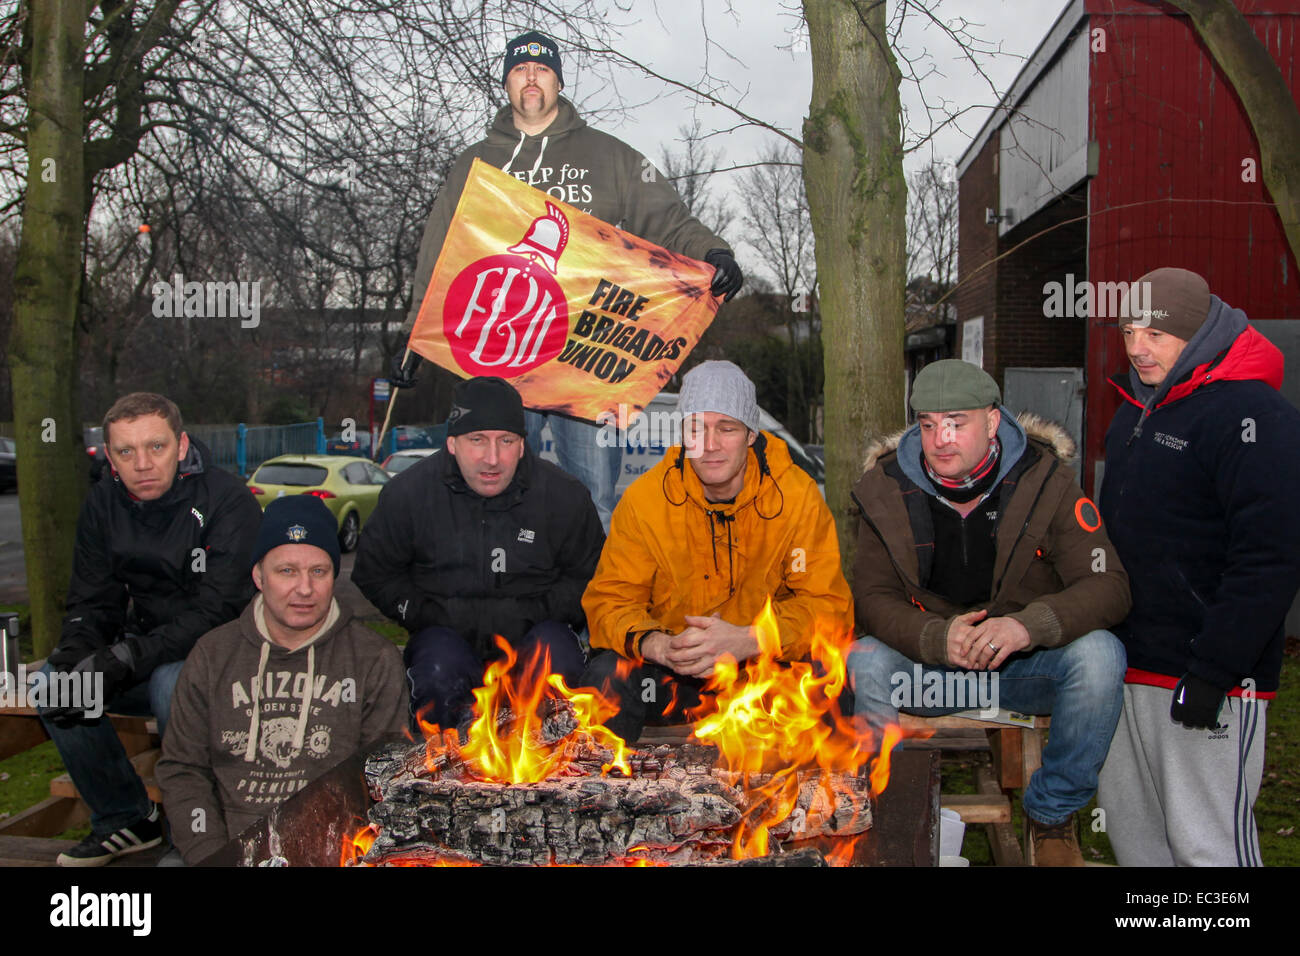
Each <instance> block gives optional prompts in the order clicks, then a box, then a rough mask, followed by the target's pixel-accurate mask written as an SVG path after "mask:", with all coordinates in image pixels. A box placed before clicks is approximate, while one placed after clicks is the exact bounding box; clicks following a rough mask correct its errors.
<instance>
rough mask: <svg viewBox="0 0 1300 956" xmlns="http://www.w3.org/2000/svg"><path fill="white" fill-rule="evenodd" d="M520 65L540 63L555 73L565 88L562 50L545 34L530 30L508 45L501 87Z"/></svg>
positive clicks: (561, 85) (561, 86)
mask: <svg viewBox="0 0 1300 956" xmlns="http://www.w3.org/2000/svg"><path fill="white" fill-rule="evenodd" d="M520 63H540V64H542V66H549V67H550V68H551V69H552V70H554V71H555V78H556V79H557V80H559V81H560V88H561V89H563V88H564V70H563V69H562V67H561V65H560V48H559V47H558V46H556V45H555V41H554V40H552V39H551V38H550V37H548V36H547V35H546V34H544V33H538V32H537V31H536V30H530V31H529V32H527V33H524V34H520V35H519V36H517V37H515V38H514V39H513V40H511V41H510V42H509V43H507V44H506V65H505V68H504V69H502V71H501V85H502V86H505V84H506V77H507V76H509V75H510V71H511V70H513V69H514V68H515V67H517V66H518V65H519V64H520Z"/></svg>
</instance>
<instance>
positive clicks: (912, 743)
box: [899, 714, 1051, 866]
mask: <svg viewBox="0 0 1300 956" xmlns="http://www.w3.org/2000/svg"><path fill="white" fill-rule="evenodd" d="M899 723H900V725H901V726H902V728H903V731H904V732H905V733H906V734H908V735H909V739H908V741H907V742H906V743H905V746H907V747H910V748H928V749H938V750H943V751H971V750H979V751H983V750H988V751H990V752H992V754H993V768H992V770H991V771H990V770H989V769H987V768H984V767H981V768H978V769H977V770H976V773H975V789H976V792H975V793H970V794H942V795H941V796H940V806H942V807H943V808H945V809H949V810H955V811H956V812H957V814H958V815H959V816H960V817H961V818H962V822H963V823H965V824H967V825H968V826H969V825H971V824H984V825H985V826H986V827H987V831H988V836H989V845H990V847H991V848H992V851H993V861H994V863H996V864H997V865H998V866H1026V865H1029V866H1032V865H1033V862H1034V860H1033V854H1034V847H1033V842H1032V841H1031V840H1029V839H1028V829H1027V828H1028V822H1027V820H1026V822H1025V824H1024V826H1025V833H1024V849H1023V850H1022V849H1021V841H1020V839H1018V838H1017V836H1016V832H1015V827H1014V826H1013V825H1012V822H1011V820H1012V818H1011V801H1012V800H1013V799H1015V791H1016V790H1023V789H1024V788H1025V787H1026V786H1027V785H1028V784H1029V778H1030V777H1032V776H1033V775H1034V771H1035V770H1037V769H1038V768H1039V767H1040V766H1041V765H1042V762H1043V739H1044V733H1045V731H1046V730H1047V728H1048V727H1050V726H1051V718H1050V717H1034V718H1032V725H1019V724H1006V723H1002V722H999V721H996V720H981V719H978V718H974V717H971V716H968V715H964V714H962V715H959V714H953V715H950V716H946V717H917V716H914V715H912V714H900V715H899ZM1022 816H1023V814H1022Z"/></svg>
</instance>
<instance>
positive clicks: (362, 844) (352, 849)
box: [339, 824, 378, 866]
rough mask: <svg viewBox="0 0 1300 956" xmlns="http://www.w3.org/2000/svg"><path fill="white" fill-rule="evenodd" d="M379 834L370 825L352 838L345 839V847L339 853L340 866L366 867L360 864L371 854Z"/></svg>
mask: <svg viewBox="0 0 1300 956" xmlns="http://www.w3.org/2000/svg"><path fill="white" fill-rule="evenodd" d="M376 836H378V834H377V833H376V831H375V828H374V827H373V826H371V825H370V824H367V825H366V826H364V827H362V828H361V829H360V830H358V831H357V832H356V833H354V834H352V835H351V836H344V837H343V846H342V847H341V848H340V851H339V866H358V865H361V866H364V865H365V864H362V863H360V860H361V858H362V857H363V856H365V855H366V854H367V853H369V852H370V848H371V847H372V846H374V843H375V837H376Z"/></svg>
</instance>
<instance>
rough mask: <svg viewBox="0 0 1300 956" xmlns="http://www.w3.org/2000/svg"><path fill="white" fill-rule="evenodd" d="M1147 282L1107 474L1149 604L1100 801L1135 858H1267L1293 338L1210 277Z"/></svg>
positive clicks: (1299, 456)
mask: <svg viewBox="0 0 1300 956" xmlns="http://www.w3.org/2000/svg"><path fill="white" fill-rule="evenodd" d="M1137 289H1138V294H1137V296H1136V297H1135V298H1136V299H1138V300H1141V304H1140V305H1137V304H1135V303H1134V302H1133V301H1130V302H1129V303H1126V311H1125V314H1124V317H1123V318H1122V319H1121V321H1122V322H1125V323H1126V324H1124V325H1123V332H1124V346H1125V349H1126V350H1127V352H1128V358H1129V362H1130V364H1131V366H1132V368H1130V369H1129V370H1127V371H1126V372H1121V373H1119V374H1117V375H1115V376H1114V377H1113V378H1112V379H1111V384H1112V385H1114V386H1115V387H1116V388H1117V389H1118V390H1119V392H1120V394H1121V395H1122V396H1123V398H1124V404H1123V405H1122V406H1121V408H1120V410H1119V411H1118V412H1117V413H1116V415H1115V419H1114V420H1113V421H1112V422H1111V425H1110V429H1109V430H1108V431H1107V433H1106V471H1105V477H1104V480H1103V483H1102V489H1101V510H1102V515H1103V517H1104V518H1105V521H1106V526H1107V527H1108V528H1109V529H1110V534H1111V538H1112V540H1113V541H1114V542H1115V546H1116V548H1117V549H1118V550H1119V553H1120V556H1121V558H1122V559H1123V561H1124V566H1125V567H1126V568H1127V569H1128V572H1129V577H1130V580H1131V582H1132V587H1133V610H1132V611H1131V612H1130V614H1129V616H1128V619H1127V620H1126V621H1125V622H1124V623H1123V624H1121V625H1120V626H1119V627H1117V628H1116V629H1115V633H1116V634H1117V635H1118V636H1119V637H1120V638H1121V639H1122V640H1123V641H1124V644H1125V647H1126V648H1127V650H1128V665H1129V666H1128V673H1127V674H1126V675H1125V686H1124V709H1123V713H1122V715H1121V717H1120V722H1119V727H1118V729H1117V730H1116V731H1115V739H1114V742H1113V743H1112V745H1111V749H1110V753H1109V755H1108V756H1107V759H1106V764H1105V767H1104V768H1103V769H1102V774H1101V787H1100V789H1099V791H1098V801H1099V803H1100V804H1101V806H1102V808H1103V809H1104V810H1105V811H1106V829H1107V832H1108V834H1109V836H1110V842H1111V846H1112V847H1113V848H1114V850H1115V857H1116V859H1117V860H1118V861H1119V862H1120V864H1121V865H1124V866H1259V865H1260V857H1259V844H1258V837H1257V834H1256V831H1255V819H1254V812H1253V807H1254V804H1255V797H1256V796H1257V795H1258V793H1259V783H1260V777H1261V775H1262V773H1263V766H1264V740H1265V723H1264V718H1265V713H1266V710H1267V706H1268V704H1267V702H1268V701H1269V700H1270V699H1271V698H1272V697H1273V696H1274V694H1275V692H1276V691H1277V688H1278V676H1279V673H1280V671H1281V666H1282V646H1283V635H1284V631H1283V624H1284V621H1285V618H1286V614H1287V610H1288V609H1289V608H1290V606H1291V602H1292V601H1293V600H1294V599H1295V596H1296V591H1297V588H1300V512H1298V511H1297V510H1296V508H1295V505H1294V503H1293V502H1292V501H1291V500H1290V498H1291V495H1290V482H1291V481H1294V480H1295V478H1296V476H1297V475H1300V438H1297V436H1300V412H1297V411H1296V409H1295V407H1294V406H1292V405H1291V404H1290V403H1288V402H1287V401H1286V399H1284V398H1283V397H1282V396H1281V395H1280V394H1278V391H1277V390H1278V388H1279V386H1280V385H1281V384H1282V364H1283V363H1282V355H1281V353H1280V352H1279V351H1278V349H1277V347H1276V346H1274V345H1273V344H1272V343H1270V342H1269V341H1268V340H1267V339H1265V338H1264V336H1262V335H1260V333H1259V332H1257V331H1256V330H1255V329H1254V328H1252V327H1251V326H1250V324H1249V323H1248V322H1247V320H1246V316H1245V314H1244V313H1243V312H1242V311H1241V310H1239V309H1234V308H1232V307H1230V306H1228V305H1227V304H1226V303H1224V302H1223V301H1221V300H1220V299H1219V298H1218V297H1217V296H1214V295H1211V294H1210V288H1209V284H1208V283H1207V282H1206V281H1205V279H1203V278H1202V277H1201V276H1199V275H1197V274H1195V273H1193V272H1188V271H1187V270H1185V269H1170V268H1164V269H1157V270H1155V271H1154V272H1149V273H1147V274H1146V275H1145V276H1143V277H1142V278H1141V279H1139V280H1138V282H1137Z"/></svg>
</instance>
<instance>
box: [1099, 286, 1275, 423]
mask: <svg viewBox="0 0 1300 956" xmlns="http://www.w3.org/2000/svg"><path fill="white" fill-rule="evenodd" d="M1285 365H1286V363H1285V360H1284V359H1283V357H1282V351H1281V349H1279V348H1278V347H1277V346H1276V345H1274V344H1273V343H1272V342H1270V341H1269V340H1268V339H1267V338H1265V337H1264V336H1263V334H1261V333H1260V332H1259V330H1258V329H1256V328H1255V327H1254V326H1253V325H1251V324H1250V322H1249V321H1248V320H1247V319H1246V313H1245V312H1243V311H1242V310H1241V309H1234V308H1232V306H1230V305H1228V304H1227V303H1225V302H1224V301H1223V300H1222V299H1220V298H1219V297H1218V296H1216V295H1211V296H1210V314H1209V317H1208V318H1207V319H1206V320H1205V324H1204V325H1202V326H1201V327H1200V329H1198V330H1197V332H1196V334H1195V335H1194V336H1192V338H1191V340H1190V341H1188V343H1187V347H1186V348H1185V349H1183V354H1182V355H1180V356H1178V361H1177V362H1175V363H1174V367H1173V368H1171V369H1170V370H1169V374H1168V375H1166V376H1165V380H1164V381H1163V382H1161V383H1160V384H1159V385H1143V384H1142V380H1141V379H1140V378H1138V374H1137V370H1136V369H1134V368H1133V367H1132V366H1130V367H1129V368H1128V369H1127V370H1126V372H1127V374H1126V372H1125V371H1121V372H1118V373H1116V374H1115V375H1113V376H1112V377H1111V379H1110V382H1111V384H1112V385H1114V386H1115V388H1116V389H1118V390H1119V393H1120V394H1121V395H1122V396H1123V397H1124V399H1125V401H1128V402H1130V403H1132V404H1134V405H1136V406H1138V407H1139V408H1141V409H1143V411H1144V415H1143V418H1145V417H1146V415H1147V414H1150V412H1151V411H1153V410H1154V409H1156V408H1159V407H1160V406H1162V405H1166V404H1168V403H1170V402H1176V401H1178V400H1179V399H1181V398H1186V397H1187V396H1188V395H1190V394H1191V393H1192V392H1194V391H1196V389H1198V388H1200V387H1201V386H1202V385H1208V384H1209V383H1210V382H1214V381H1223V382H1234V381H1235V382H1240V381H1260V382H1264V383H1265V384H1266V385H1269V386H1271V387H1272V388H1274V389H1280V388H1281V387H1282V376H1283V373H1284V371H1285ZM1138 427H1139V428H1140V427H1141V422H1140V421H1139V425H1138Z"/></svg>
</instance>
